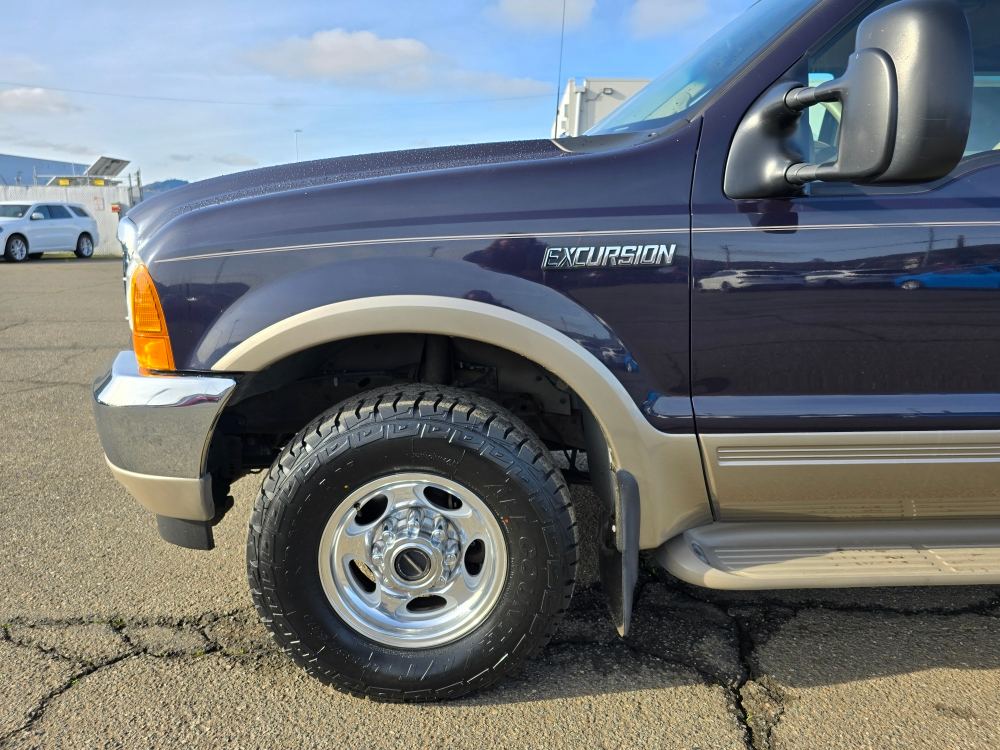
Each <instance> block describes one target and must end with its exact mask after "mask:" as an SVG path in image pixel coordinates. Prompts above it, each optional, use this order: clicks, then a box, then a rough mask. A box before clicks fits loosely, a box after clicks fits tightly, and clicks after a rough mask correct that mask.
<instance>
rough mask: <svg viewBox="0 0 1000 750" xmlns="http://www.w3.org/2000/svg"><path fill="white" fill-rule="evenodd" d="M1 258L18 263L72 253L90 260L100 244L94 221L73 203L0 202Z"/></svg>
mask: <svg viewBox="0 0 1000 750" xmlns="http://www.w3.org/2000/svg"><path fill="white" fill-rule="evenodd" d="M0 242H2V243H3V249H4V252H3V256H4V258H6V259H7V260H8V261H12V262H14V263H20V262H21V261H24V260H27V259H28V258H40V257H41V256H42V254H43V253H47V252H52V251H56V250H59V251H67V250H69V251H72V252H74V253H76V257H77V258H90V257H92V256H93V254H94V248H95V247H97V245H98V243H99V242H100V235H98V233H97V221H96V220H95V219H94V217H93V216H91V215H90V214H89V213H88V212H87V209H85V208H84V207H83V206H79V205H77V204H75V203H57V202H47V203H31V202H27V201H2V202H0Z"/></svg>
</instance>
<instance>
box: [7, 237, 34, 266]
mask: <svg viewBox="0 0 1000 750" xmlns="http://www.w3.org/2000/svg"><path fill="white" fill-rule="evenodd" d="M15 240H21V242H22V243H23V245H24V255H23V256H22V257H20V258H17V257H15V256H14V253H13V250H12V245H13V244H14V241H15ZM4 255H5V256H6V258H7V260H10V261H13V262H14V263H20V262H22V261H25V260H27V259H28V255H29V251H28V243H27V241H26V240H24V239H22V238H21V237H20V236H19V235H15V236H13V237H8V238H7V242H6V244H5V245H4Z"/></svg>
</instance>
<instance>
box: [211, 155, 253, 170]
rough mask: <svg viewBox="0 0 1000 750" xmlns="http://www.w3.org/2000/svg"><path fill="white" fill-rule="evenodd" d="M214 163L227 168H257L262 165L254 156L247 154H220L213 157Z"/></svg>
mask: <svg viewBox="0 0 1000 750" xmlns="http://www.w3.org/2000/svg"><path fill="white" fill-rule="evenodd" d="M212 161H214V162H215V163H216V164H224V165H225V166H227V167H256V166H257V165H258V164H259V163H260V162H258V161H257V160H256V159H254V158H253V157H252V156H246V155H245V154H218V155H217V156H213V157H212Z"/></svg>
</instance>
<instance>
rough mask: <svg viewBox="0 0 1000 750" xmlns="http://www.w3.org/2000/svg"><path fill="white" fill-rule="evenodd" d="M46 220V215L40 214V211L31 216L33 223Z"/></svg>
mask: <svg viewBox="0 0 1000 750" xmlns="http://www.w3.org/2000/svg"><path fill="white" fill-rule="evenodd" d="M44 218H45V215H44V214H42V213H41V212H39V211H35V213H33V214H32V215H31V220H32V221H38V220H39V219H44Z"/></svg>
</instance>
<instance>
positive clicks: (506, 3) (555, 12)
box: [488, 0, 666, 31]
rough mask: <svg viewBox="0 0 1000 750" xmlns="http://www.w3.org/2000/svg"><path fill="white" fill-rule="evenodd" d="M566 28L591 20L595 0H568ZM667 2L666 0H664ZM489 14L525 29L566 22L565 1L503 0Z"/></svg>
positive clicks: (549, 28)
mask: <svg viewBox="0 0 1000 750" xmlns="http://www.w3.org/2000/svg"><path fill="white" fill-rule="evenodd" d="M565 2H566V28H568V29H575V28H579V27H580V26H583V25H584V24H586V23H587V22H588V21H589V20H590V14H591V13H593V11H594V3H595V0H565ZM663 2H664V3H666V0H663ZM488 13H489V15H491V16H492V17H494V18H496V19H499V20H500V21H503V22H504V23H507V24H509V25H511V26H516V27H518V28H521V29H541V30H545V31H558V30H559V29H560V28H561V27H562V21H563V0H499V1H498V2H497V4H496V5H494V6H492V7H491V8H490V9H489V11H488Z"/></svg>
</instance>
